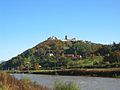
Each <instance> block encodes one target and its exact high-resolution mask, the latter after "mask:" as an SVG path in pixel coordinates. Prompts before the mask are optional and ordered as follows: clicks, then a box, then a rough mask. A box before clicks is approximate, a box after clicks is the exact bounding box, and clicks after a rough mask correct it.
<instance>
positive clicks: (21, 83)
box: [0, 72, 50, 90]
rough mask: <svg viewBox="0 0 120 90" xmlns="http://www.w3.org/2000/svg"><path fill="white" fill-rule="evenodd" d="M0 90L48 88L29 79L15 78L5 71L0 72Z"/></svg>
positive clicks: (47, 89)
mask: <svg viewBox="0 0 120 90" xmlns="http://www.w3.org/2000/svg"><path fill="white" fill-rule="evenodd" d="M0 90H50V89H49V88H47V87H43V86H40V85H37V84H35V83H32V82H31V81H30V80H29V79H26V78H24V79H21V80H17V79H16V78H15V77H14V76H11V75H8V74H7V73H5V72H0Z"/></svg>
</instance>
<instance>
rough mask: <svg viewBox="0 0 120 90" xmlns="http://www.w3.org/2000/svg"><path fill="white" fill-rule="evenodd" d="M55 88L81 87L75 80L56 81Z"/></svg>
mask: <svg viewBox="0 0 120 90" xmlns="http://www.w3.org/2000/svg"><path fill="white" fill-rule="evenodd" d="M53 90H79V87H78V86H77V85H76V84H75V83H74V82H61V81H56V82H55V86H54V89H53Z"/></svg>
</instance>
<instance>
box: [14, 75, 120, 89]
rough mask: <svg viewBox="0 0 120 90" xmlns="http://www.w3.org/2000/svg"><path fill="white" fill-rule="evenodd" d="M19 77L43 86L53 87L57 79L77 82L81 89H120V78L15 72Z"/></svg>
mask: <svg viewBox="0 0 120 90" xmlns="http://www.w3.org/2000/svg"><path fill="white" fill-rule="evenodd" d="M13 75H14V76H15V77H16V78H17V79H21V78H24V77H28V78H30V79H31V80H32V81H33V82H37V83H38V84H41V85H43V86H47V87H49V88H52V87H53V86H54V82H55V81H59V80H60V81H64V82H70V81H73V82H75V83H76V84H77V85H78V86H79V87H80V88H81V90H120V79H118V78H100V77H84V76H56V75H36V74H13Z"/></svg>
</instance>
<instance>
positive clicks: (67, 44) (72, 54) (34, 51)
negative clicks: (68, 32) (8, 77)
mask: <svg viewBox="0 0 120 90" xmlns="http://www.w3.org/2000/svg"><path fill="white" fill-rule="evenodd" d="M119 65H120V43H119V44H116V43H113V44H110V45H103V44H96V43H92V42H89V41H82V40H75V39H67V38H66V39H65V40H59V39H57V38H56V37H50V38H48V39H47V40H45V41H44V42H42V43H39V44H38V45H36V46H35V47H33V48H31V49H28V50H26V51H25V52H23V53H22V54H20V55H18V56H16V57H13V58H12V59H11V60H8V61H6V62H3V63H2V64H1V65H0V69H3V70H8V69H10V70H11V69H14V70H16V69H19V70H25V69H32V70H37V69H40V68H42V69H55V68H72V67H83V68H85V67H107V66H108V67H119Z"/></svg>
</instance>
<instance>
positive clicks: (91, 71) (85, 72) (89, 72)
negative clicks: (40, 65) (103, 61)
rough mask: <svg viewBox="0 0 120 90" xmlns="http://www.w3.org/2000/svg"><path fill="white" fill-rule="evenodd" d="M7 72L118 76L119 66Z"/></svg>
mask: <svg viewBox="0 0 120 90" xmlns="http://www.w3.org/2000/svg"><path fill="white" fill-rule="evenodd" d="M8 72H9V73H27V74H43V75H67V76H95V77H114V78H120V68H106V69H105V68H99V69H98V68H94V69H84V68H83V69H65V70H27V71H8Z"/></svg>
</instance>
